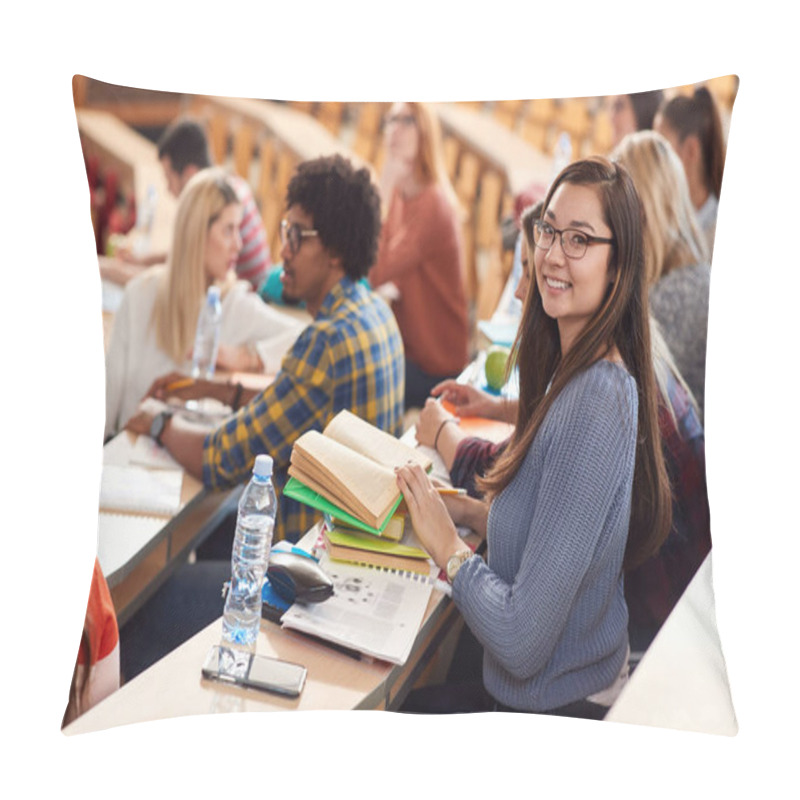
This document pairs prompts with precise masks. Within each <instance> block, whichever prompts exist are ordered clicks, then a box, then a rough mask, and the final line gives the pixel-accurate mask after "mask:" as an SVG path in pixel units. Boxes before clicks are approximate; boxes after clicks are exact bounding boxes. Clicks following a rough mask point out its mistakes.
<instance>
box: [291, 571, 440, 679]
mask: <svg viewBox="0 0 800 800" xmlns="http://www.w3.org/2000/svg"><path fill="white" fill-rule="evenodd" d="M320 563H321V565H322V567H323V569H324V570H325V572H327V573H328V575H330V577H331V579H332V580H333V584H334V594H333V596H332V597H329V598H328V599H327V600H325V601H323V602H322V603H312V604H309V605H303V604H301V603H295V604H294V605H293V606H292V607H291V608H289V610H288V611H286V613H284V615H283V617H282V618H281V624H282V625H283V626H285V627H287V628H295V629H296V630H299V631H303V632H304V633H309V634H311V635H312V636H318V637H320V638H321V639H326V640H328V641H331V642H335V643H336V644H340V645H343V646H344V647H349V648H352V649H354V650H358V651H359V652H361V653H365V654H366V655H369V656H373V657H375V658H380V659H383V660H384V661H390V662H391V663H393V664H401V665H402V664H405V662H406V661H407V659H408V656H409V655H410V653H411V648H412V647H413V645H414V640H415V639H416V637H417V633H418V632H419V628H420V625H421V624H422V619H423V617H424V616H425V609H426V608H427V607H428V600H429V598H430V594H431V588H432V581H430V579H428V578H426V577H424V576H421V575H419V576H412V575H411V574H410V573H403V574H397V573H392V572H386V571H384V570H379V569H369V568H367V567H360V566H357V565H354V564H348V563H344V562H336V561H330V560H329V559H328V558H327V556H323V558H322V559H321V562H320Z"/></svg>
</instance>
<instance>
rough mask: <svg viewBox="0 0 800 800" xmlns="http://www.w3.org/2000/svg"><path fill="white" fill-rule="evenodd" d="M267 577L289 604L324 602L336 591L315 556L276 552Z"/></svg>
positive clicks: (271, 560)
mask: <svg viewBox="0 0 800 800" xmlns="http://www.w3.org/2000/svg"><path fill="white" fill-rule="evenodd" d="M267 577H268V578H269V582H270V584H272V587H273V588H274V589H275V591H276V592H277V593H278V594H279V595H280V596H281V597H283V598H284V599H285V600H288V601H289V602H290V603H294V602H295V601H297V602H300V603H321V602H322V601H323V600H327V599H328V598H329V597H330V596H331V595H332V594H333V581H332V580H331V579H330V576H329V575H328V574H327V573H326V572H325V571H324V570H323V569H322V567H320V565H319V562H318V561H317V560H316V559H315V558H313V557H312V556H305V555H298V554H297V553H290V552H273V553H272V554H271V555H270V557H269V563H268V565H267Z"/></svg>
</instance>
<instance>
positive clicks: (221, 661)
mask: <svg viewBox="0 0 800 800" xmlns="http://www.w3.org/2000/svg"><path fill="white" fill-rule="evenodd" d="M307 672H308V670H307V669H306V668H305V667H304V666H303V665H302V664H294V663H292V662H291V661H281V660H280V659H278V658H269V657H267V656H257V655H253V654H252V653H245V652H242V651H240V650H235V649H232V648H228V647H221V646H220V645H214V646H213V647H212V648H211V649H210V650H209V651H208V655H207V656H206V661H205V664H203V669H202V674H203V677H204V678H209V679H210V680H216V681H224V682H225V683H233V684H236V685H237V686H246V687H248V688H251V689H260V690H262V691H265V692H274V693H275V694H282V695H284V696H286V697H297V696H298V695H299V694H300V692H302V691H303V686H304V685H305V682H306V674H307Z"/></svg>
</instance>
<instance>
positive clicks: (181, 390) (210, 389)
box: [145, 372, 233, 404]
mask: <svg viewBox="0 0 800 800" xmlns="http://www.w3.org/2000/svg"><path fill="white" fill-rule="evenodd" d="M232 391H233V387H232V386H230V385H229V384H226V383H219V382H217V381H209V380H206V379H205V378H189V377H187V376H186V375H183V374H182V373H180V372H169V373H167V374H166V375H162V376H161V377H160V378H156V379H155V380H154V381H153V383H152V384H151V385H150V388H149V389H148V390H147V394H146V395H145V397H155V399H156V400H164V401H166V400H167V399H168V398H170V397H175V398H177V399H178V400H202V399H203V398H205V397H213V398H214V399H215V400H219V401H220V402H221V403H226V404H230V399H231V394H232Z"/></svg>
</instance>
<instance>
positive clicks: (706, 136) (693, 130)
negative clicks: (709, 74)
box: [659, 86, 725, 197]
mask: <svg viewBox="0 0 800 800" xmlns="http://www.w3.org/2000/svg"><path fill="white" fill-rule="evenodd" d="M659 114H660V115H661V116H662V117H663V118H664V120H666V122H667V124H668V125H669V127H670V128H672V130H673V131H675V133H676V134H677V136H678V140H679V141H680V142H681V144H683V142H684V140H685V139H686V137H687V136H696V137H697V139H698V141H699V142H700V152H701V154H702V157H703V177H704V183H705V186H706V189H708V191H709V192H711V193H712V194H714V195H716V196H717V197H719V195H720V189H721V188H722V172H723V170H724V169H725V137H724V136H723V133H722V119H721V118H720V113H719V108H718V107H717V104H716V103H715V102H714V98H713V97H712V96H711V92H709V90H708V89H707V88H706V87H705V86H698V87H697V88H696V89H695V90H694V94H693V95H692V96H691V97H687V96H686V95H676V96H675V97H673V98H672V99H671V100H668V101H667V102H666V103H665V104H664V105H663V106H662V107H661V108H660V109H659Z"/></svg>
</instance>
